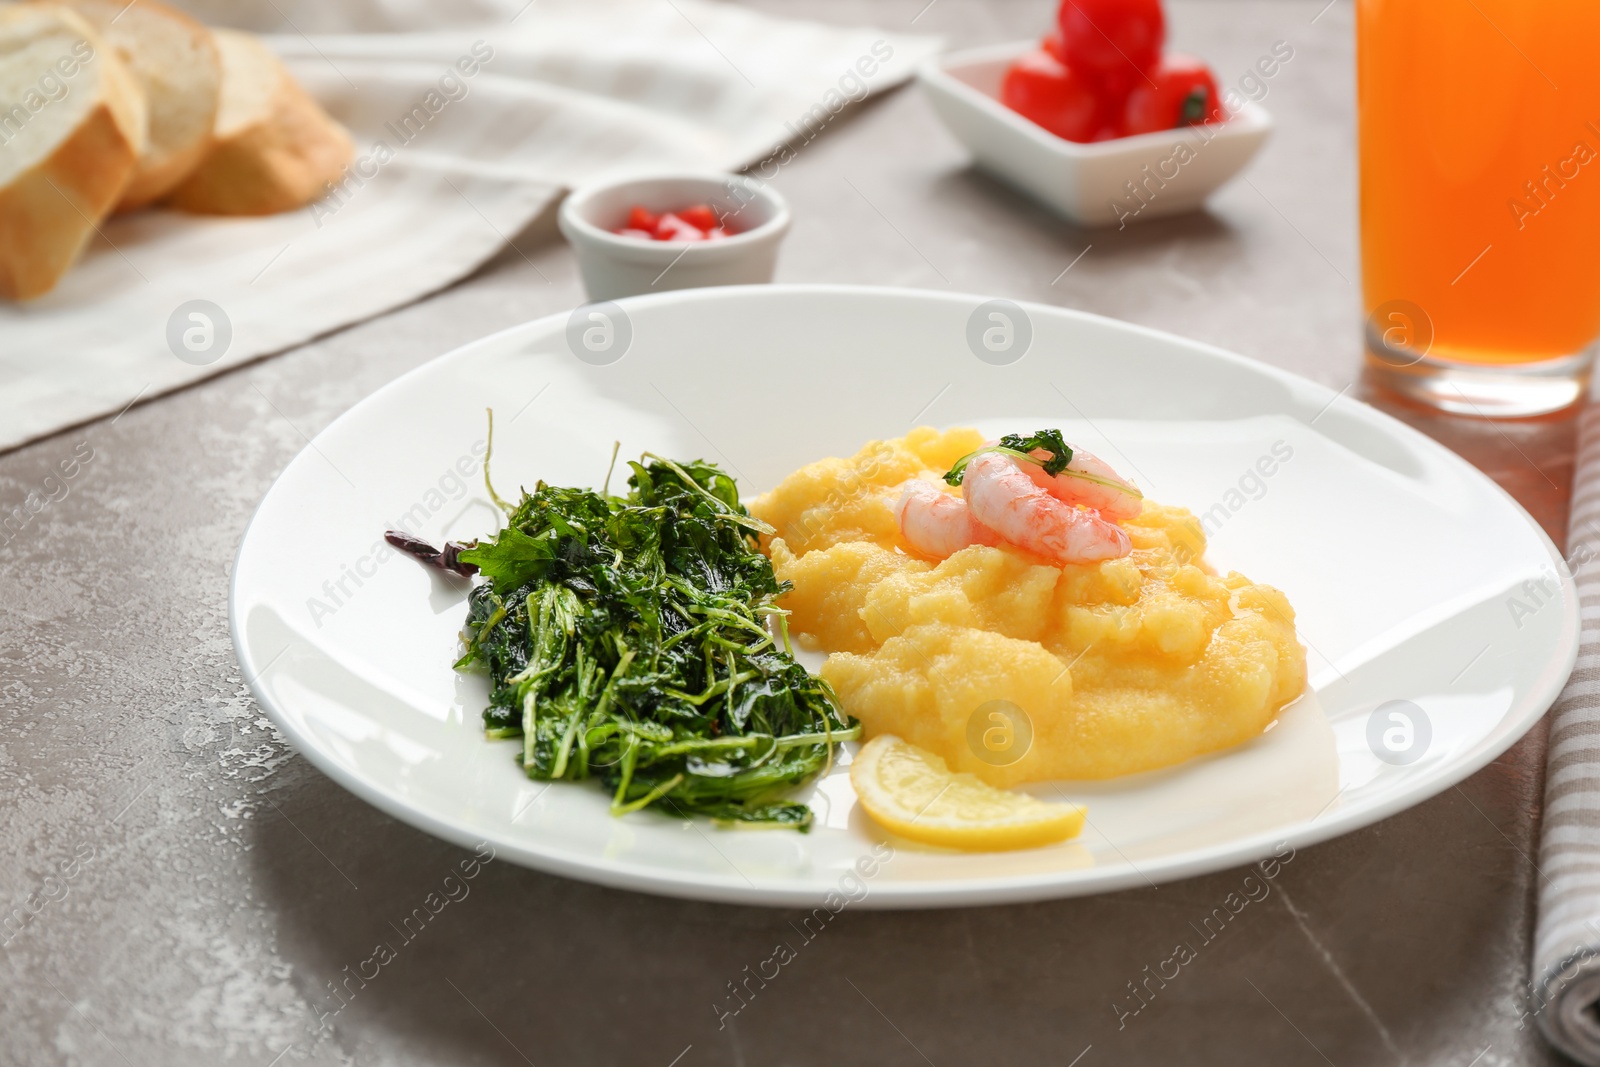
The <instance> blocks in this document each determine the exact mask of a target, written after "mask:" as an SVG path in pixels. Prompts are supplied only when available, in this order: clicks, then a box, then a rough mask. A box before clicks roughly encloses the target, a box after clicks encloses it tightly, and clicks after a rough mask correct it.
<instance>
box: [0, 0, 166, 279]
mask: <svg viewBox="0 0 1600 1067" xmlns="http://www.w3.org/2000/svg"><path fill="white" fill-rule="evenodd" d="M0 109H3V111H0V295H4V296H6V297H9V298H11V299H13V300H17V299H28V298H31V297H35V296H39V295H41V294H43V293H47V292H49V291H50V290H51V289H52V288H54V287H55V284H56V282H57V281H59V280H60V278H61V276H62V275H63V274H65V273H66V272H67V268H68V267H70V266H72V262H73V260H75V259H76V258H77V257H78V254H79V252H81V251H82V250H83V246H84V244H85V243H86V242H87V241H88V239H89V236H90V235H91V234H92V233H94V231H95V227H96V226H98V225H99V223H100V221H101V220H102V219H104V218H105V217H106V215H107V214H108V213H109V212H110V211H111V209H112V208H113V207H114V206H116V204H117V202H118V200H119V199H120V198H121V197H122V195H123V193H124V191H125V190H126V188H127V185H128V182H129V180H130V179H131V178H132V176H133V174H134V172H135V170H136V168H137V165H138V160H139V156H140V152H141V151H142V150H143V148H144V142H145V130H146V116H145V105H144V98H143V96H142V94H141V93H140V90H139V88H138V86H137V84H135V81H134V79H133V77H132V76H131V75H130V74H129V72H128V70H127V69H126V68H125V67H124V66H123V65H122V63H121V61H120V60H118V58H117V54H116V50H115V49H114V48H112V47H111V46H110V45H109V44H108V43H107V42H106V41H105V40H104V39H102V38H101V37H100V36H99V35H97V34H96V33H95V31H94V30H93V29H92V28H91V27H90V25H89V24H88V23H87V22H86V21H85V20H84V19H82V18H80V17H79V16H78V15H76V14H74V13H73V12H72V11H71V10H68V9H67V8H64V7H60V6H56V5H43V4H25V5H5V6H0Z"/></svg>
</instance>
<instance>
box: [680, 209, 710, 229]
mask: <svg viewBox="0 0 1600 1067" xmlns="http://www.w3.org/2000/svg"><path fill="white" fill-rule="evenodd" d="M678 217H679V218H680V219H682V220H683V221H684V222H687V223H688V224H689V225H691V226H695V227H698V228H699V229H701V230H704V231H706V232H707V233H709V232H710V231H712V230H714V229H716V228H717V213H716V212H715V211H712V210H711V208H709V207H707V206H706V205H705V204H696V205H694V206H693V207H686V208H684V209H683V210H682V211H680V212H678Z"/></svg>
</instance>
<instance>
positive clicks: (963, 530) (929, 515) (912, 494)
mask: <svg viewBox="0 0 1600 1067" xmlns="http://www.w3.org/2000/svg"><path fill="white" fill-rule="evenodd" d="M894 515H895V521H897V522H898V523H899V524H900V532H901V533H902V534H903V535H904V536H905V539H906V543H907V544H908V545H910V546H911V548H912V550H913V551H915V552H916V553H917V554H918V555H921V556H928V557H930V558H932V559H947V558H948V557H950V556H953V555H955V554H956V553H957V552H959V551H961V550H962V549H963V548H967V547H969V546H971V545H997V544H999V543H1000V535H999V534H997V533H995V532H994V531H993V530H991V529H989V528H988V527H987V526H985V525H983V524H982V523H981V522H979V521H978V520H977V519H976V518H974V517H973V515H972V511H971V509H969V508H968V507H967V502H966V501H965V500H963V499H962V498H961V497H958V496H956V495H955V494H953V493H947V492H945V491H944V490H943V489H941V488H939V486H937V485H935V484H934V483H933V482H929V481H924V480H922V479H917V480H915V481H910V482H907V483H906V484H905V487H904V488H902V489H901V491H900V499H899V501H898V502H897V503H896V504H895V507H894Z"/></svg>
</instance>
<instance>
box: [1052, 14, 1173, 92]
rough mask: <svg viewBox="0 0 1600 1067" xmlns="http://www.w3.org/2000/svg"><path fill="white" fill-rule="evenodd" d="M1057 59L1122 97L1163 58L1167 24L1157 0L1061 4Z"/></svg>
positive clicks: (1058, 19)
mask: <svg viewBox="0 0 1600 1067" xmlns="http://www.w3.org/2000/svg"><path fill="white" fill-rule="evenodd" d="M1056 21H1057V23H1058V24H1059V25H1060V27H1061V51H1060V53H1059V54H1060V57H1061V59H1062V61H1063V62H1065V63H1066V64H1067V66H1069V67H1071V68H1072V69H1074V70H1076V71H1078V72H1080V73H1082V74H1084V75H1086V76H1088V77H1089V78H1090V80H1092V81H1094V82H1097V83H1098V84H1099V85H1100V86H1101V87H1102V88H1103V91H1104V93H1105V94H1106V95H1107V96H1110V97H1114V98H1116V99H1119V100H1120V99H1121V98H1122V97H1123V96H1125V95H1126V94H1127V93H1128V92H1129V91H1130V90H1131V89H1133V87H1134V86H1135V85H1136V84H1138V83H1139V82H1142V81H1143V80H1144V77H1143V75H1144V74H1145V72H1147V71H1149V70H1151V69H1153V68H1154V67H1155V66H1156V64H1157V63H1158V62H1159V61H1160V59H1161V45H1162V43H1163V42H1164V41H1165V40H1166V36H1167V25H1166V20H1165V18H1164V17H1163V16H1162V14H1161V0H1061V8H1060V10H1059V11H1058V12H1057V14H1056Z"/></svg>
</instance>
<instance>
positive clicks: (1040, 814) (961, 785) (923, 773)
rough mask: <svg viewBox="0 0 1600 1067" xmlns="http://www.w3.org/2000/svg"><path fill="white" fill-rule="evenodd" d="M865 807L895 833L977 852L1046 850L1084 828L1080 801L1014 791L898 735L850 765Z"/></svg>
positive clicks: (876, 741)
mask: <svg viewBox="0 0 1600 1067" xmlns="http://www.w3.org/2000/svg"><path fill="white" fill-rule="evenodd" d="M850 784H851V785H852V786H854V787H855V790H856V796H857V797H858V798H859V799H860V800H861V806H862V807H863V808H865V809H866V811H867V814H868V815H870V816H872V818H873V820H874V821H875V822H877V823H878V825H879V826H882V827H883V828H884V829H885V830H888V831H890V832H891V833H895V834H899V835H900V836H901V837H904V838H906V839H908V840H911V841H920V842H922V843H923V844H927V845H942V846H944V847H945V848H959V849H965V850H967V851H971V852H1002V851H1006V850H1009V849H1018V848H1038V847H1039V846H1041V845H1053V844H1055V843H1056V842H1057V841H1065V840H1066V839H1067V838H1069V837H1072V836H1074V835H1075V834H1077V832H1078V831H1079V830H1081V829H1083V813H1084V810H1085V809H1084V808H1083V806H1082V805H1079V804H1047V803H1045V802H1044V801H1042V800H1036V799H1034V798H1033V797H1031V796H1028V795H1027V794H1026V793H1008V792H1006V791H1005V790H1003V789H996V788H995V787H994V786H992V785H989V784H988V783H986V782H984V781H982V780H980V779H979V778H978V777H977V776H975V775H972V774H968V773H966V772H962V773H959V774H955V773H952V772H951V770H950V767H949V765H948V764H946V763H945V761H944V760H942V759H940V758H939V757H938V756H936V755H934V754H933V753H932V752H929V751H927V750H926V749H921V748H918V747H917V746H916V745H913V744H911V743H909V742H907V741H902V740H901V739H900V738H898V737H896V736H894V735H893V734H882V735H880V736H878V737H874V738H873V739H872V740H871V741H868V742H867V743H866V744H865V745H864V746H862V748H861V751H860V752H859V753H857V754H856V758H855V760H854V761H853V762H851V764H850Z"/></svg>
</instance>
